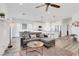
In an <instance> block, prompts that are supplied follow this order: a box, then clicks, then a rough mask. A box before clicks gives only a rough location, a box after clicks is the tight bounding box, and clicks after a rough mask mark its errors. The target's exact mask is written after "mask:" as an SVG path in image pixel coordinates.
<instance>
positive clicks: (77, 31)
mask: <svg viewBox="0 0 79 59" xmlns="http://www.w3.org/2000/svg"><path fill="white" fill-rule="evenodd" d="M74 21H79V12H78V13H76V14H74V15H73V17H72V22H71V24H72V23H73V22H74ZM72 34H77V38H78V41H79V27H75V26H72Z"/></svg>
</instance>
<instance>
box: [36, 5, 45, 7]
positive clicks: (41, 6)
mask: <svg viewBox="0 0 79 59" xmlns="http://www.w3.org/2000/svg"><path fill="white" fill-rule="evenodd" d="M43 6H45V5H39V6H36V7H35V8H39V7H43Z"/></svg>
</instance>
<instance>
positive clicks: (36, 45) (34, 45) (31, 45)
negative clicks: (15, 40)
mask: <svg viewBox="0 0 79 59" xmlns="http://www.w3.org/2000/svg"><path fill="white" fill-rule="evenodd" d="M43 45H44V43H43V42H41V41H30V42H28V43H27V47H28V48H31V49H33V48H35V49H34V50H32V51H29V52H34V51H36V52H38V53H40V54H41V55H43ZM37 48H41V51H42V52H39V51H37V50H36V49H37ZM27 53H28V51H27V48H26V54H27Z"/></svg>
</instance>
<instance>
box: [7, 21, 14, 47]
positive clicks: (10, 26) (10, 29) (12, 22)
mask: <svg viewBox="0 0 79 59" xmlns="http://www.w3.org/2000/svg"><path fill="white" fill-rule="evenodd" d="M14 25H15V22H14V21H12V20H11V21H10V22H9V31H10V32H9V33H10V36H9V37H10V42H9V46H8V48H12V47H13V46H12V44H11V40H12V28H13V27H14Z"/></svg>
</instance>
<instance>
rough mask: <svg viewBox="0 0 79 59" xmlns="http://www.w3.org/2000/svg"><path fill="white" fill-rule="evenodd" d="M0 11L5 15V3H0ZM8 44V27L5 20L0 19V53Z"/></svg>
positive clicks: (0, 53)
mask: <svg viewBox="0 0 79 59" xmlns="http://www.w3.org/2000/svg"><path fill="white" fill-rule="evenodd" d="M0 13H5V15H6V16H5V18H6V17H7V9H6V6H5V4H3V3H1V4H0ZM8 44H9V27H8V24H7V22H3V21H1V19H0V55H2V54H3V53H4V51H5V49H6V48H7V47H8Z"/></svg>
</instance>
